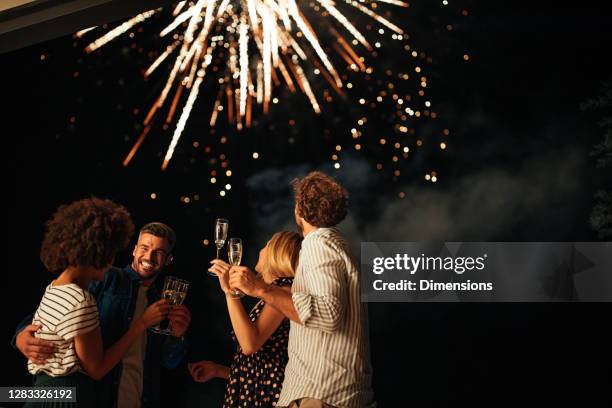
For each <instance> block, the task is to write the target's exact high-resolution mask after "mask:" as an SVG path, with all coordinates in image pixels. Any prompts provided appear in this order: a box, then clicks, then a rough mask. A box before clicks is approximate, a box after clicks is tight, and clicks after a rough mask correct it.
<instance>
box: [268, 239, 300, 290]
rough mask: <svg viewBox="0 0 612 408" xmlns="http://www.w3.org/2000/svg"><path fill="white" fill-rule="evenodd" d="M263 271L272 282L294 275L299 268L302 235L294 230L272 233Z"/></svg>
mask: <svg viewBox="0 0 612 408" xmlns="http://www.w3.org/2000/svg"><path fill="white" fill-rule="evenodd" d="M266 246H267V247H268V248H267V251H266V253H265V254H266V255H265V262H264V263H263V268H262V269H263V270H262V272H261V274H262V276H263V277H264V278H267V279H266V280H269V281H270V282H272V281H274V280H275V279H277V278H283V277H293V276H295V270H296V268H297V264H298V259H299V256H300V249H301V247H302V237H301V236H300V235H299V234H298V233H297V232H293V231H281V232H277V233H276V234H274V235H272V238H270V241H269V242H268V244H267V245H266Z"/></svg>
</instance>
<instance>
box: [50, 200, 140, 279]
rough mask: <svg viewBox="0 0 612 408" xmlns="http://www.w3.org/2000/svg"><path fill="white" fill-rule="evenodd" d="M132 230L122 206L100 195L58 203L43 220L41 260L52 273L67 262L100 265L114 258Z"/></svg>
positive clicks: (70, 264) (67, 265) (131, 224)
mask: <svg viewBox="0 0 612 408" xmlns="http://www.w3.org/2000/svg"><path fill="white" fill-rule="evenodd" d="M133 232H134V223H133V222H132V218H131V217H130V213H129V212H128V211H127V210H126V209H125V207H123V206H121V205H119V204H116V203H114V202H112V201H111V200H102V199H99V198H95V197H94V198H86V199H83V200H79V201H75V202H74V203H71V204H68V205H62V206H60V207H59V208H58V209H57V211H56V212H55V214H53V217H52V218H51V219H50V220H49V221H47V223H46V232H45V237H44V238H43V242H42V247H41V249H40V260H41V261H42V262H43V264H44V265H45V267H46V268H47V269H48V270H49V271H50V272H53V273H58V272H62V271H63V270H64V269H66V268H67V267H69V266H93V267H95V268H103V267H105V266H107V265H109V264H110V263H111V262H113V259H114V257H115V254H116V253H117V252H118V251H119V250H121V249H124V248H125V247H126V246H127V244H128V243H129V242H130V237H131V236H132V234H133Z"/></svg>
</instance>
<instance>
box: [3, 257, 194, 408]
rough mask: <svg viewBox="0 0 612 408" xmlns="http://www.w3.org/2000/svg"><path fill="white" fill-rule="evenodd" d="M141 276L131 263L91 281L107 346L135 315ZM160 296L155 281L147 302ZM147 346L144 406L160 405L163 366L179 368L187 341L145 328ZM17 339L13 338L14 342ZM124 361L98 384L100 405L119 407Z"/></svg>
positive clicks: (142, 401)
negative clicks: (118, 399)
mask: <svg viewBox="0 0 612 408" xmlns="http://www.w3.org/2000/svg"><path fill="white" fill-rule="evenodd" d="M141 283H142V279H141V278H140V276H139V275H138V273H136V271H134V269H132V267H131V266H130V265H128V266H126V267H125V268H123V269H120V268H116V267H112V268H110V269H109V270H108V272H107V273H106V275H105V277H104V281H103V282H92V283H91V285H90V286H89V292H90V293H91V294H92V295H93V296H94V297H95V298H96V300H97V302H98V315H99V318H100V326H101V329H102V340H103V343H104V348H108V347H110V346H112V345H113V344H114V343H116V342H117V341H118V340H119V339H120V338H121V336H122V335H123V334H124V333H125V332H126V331H127V330H128V328H129V326H130V324H131V323H132V319H133V317H134V309H135V307H136V297H137V296H138V288H139V287H140V284H141ZM159 299H160V293H159V290H158V289H157V287H156V286H155V284H153V285H151V286H150V288H149V290H148V291H147V304H148V305H149V304H151V303H154V302H156V301H157V300H159ZM31 322H32V316H29V317H28V318H26V319H25V320H24V321H22V322H21V324H20V325H19V326H18V328H17V331H16V333H15V336H16V335H17V334H18V333H19V332H20V331H21V330H22V329H23V328H24V327H25V326H27V325H28V324H31ZM146 336H147V349H146V352H145V360H144V362H143V377H144V378H143V387H142V399H141V408H156V407H159V406H160V394H159V390H160V385H161V378H160V377H161V368H162V367H165V368H176V367H177V366H178V365H179V364H180V362H181V361H182V360H183V358H184V357H185V355H186V351H187V350H186V341H185V340H184V339H178V338H175V337H172V336H164V335H160V334H155V333H151V332H150V331H148V330H147V331H146ZM14 341H15V338H13V345H14ZM121 370H122V363H121V362H119V364H117V365H116V366H115V367H114V368H113V369H112V370H111V371H110V372H109V373H108V374H107V375H106V376H105V377H104V378H103V379H101V380H100V381H98V382H97V383H96V398H97V400H98V406H99V407H104V408H106V407H109V408H110V407H116V406H117V395H118V392H119V382H120V380H121Z"/></svg>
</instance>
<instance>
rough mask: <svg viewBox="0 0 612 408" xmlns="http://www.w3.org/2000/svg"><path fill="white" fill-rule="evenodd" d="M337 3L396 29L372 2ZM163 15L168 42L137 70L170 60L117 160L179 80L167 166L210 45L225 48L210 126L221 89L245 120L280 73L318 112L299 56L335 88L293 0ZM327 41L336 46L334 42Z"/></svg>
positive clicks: (210, 5)
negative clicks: (141, 121)
mask: <svg viewBox="0 0 612 408" xmlns="http://www.w3.org/2000/svg"><path fill="white" fill-rule="evenodd" d="M380 1H381V3H387V4H392V5H395V6H399V7H408V4H407V3H404V2H402V1H398V0H380ZM343 4H344V6H345V7H349V8H352V9H354V10H359V11H360V12H362V13H364V14H366V15H367V16H369V17H371V18H373V19H374V20H376V21H377V22H378V23H380V24H381V25H383V26H385V27H387V28H389V29H391V30H393V31H394V32H396V33H398V34H401V33H402V32H403V31H402V30H401V29H400V28H399V27H398V26H396V25H394V24H393V23H391V22H390V21H389V20H387V19H385V18H384V17H382V16H381V15H379V14H377V13H376V12H375V11H373V10H372V8H374V7H375V6H374V7H371V6H370V3H369V2H368V1H365V0H359V1H353V0H344V2H343ZM311 5H312V6H314V5H316V8H317V9H319V7H320V9H321V10H322V11H323V15H322V17H321V18H328V19H334V20H335V21H337V22H338V23H339V24H340V25H341V26H342V27H343V28H344V29H345V30H346V32H347V33H349V34H350V35H351V37H352V38H354V40H355V41H354V44H361V45H362V46H363V47H365V48H366V49H367V50H372V47H371V45H370V43H369V42H368V40H367V39H366V37H365V36H364V35H363V34H362V33H361V32H360V31H359V29H358V28H357V27H355V25H354V24H353V23H351V22H350V21H349V18H348V17H347V16H346V15H345V14H343V13H342V12H341V11H340V10H339V9H338V7H337V5H336V3H335V2H334V1H333V0H316V3H312V4H311ZM160 11H161V9H157V10H149V11H146V12H144V13H141V14H139V15H137V16H135V17H133V18H131V19H129V20H127V21H126V22H124V23H122V24H120V25H119V26H118V27H116V28H114V29H112V30H110V31H108V32H107V33H105V34H104V35H102V36H101V37H99V38H98V39H96V40H95V41H93V42H91V43H90V44H89V45H88V46H87V47H86V48H85V50H86V51H87V52H92V51H95V50H97V49H99V48H100V47H102V46H104V45H105V44H108V43H109V42H110V41H112V40H114V39H115V38H117V37H119V36H121V35H123V34H125V33H126V32H128V31H129V30H131V29H132V28H133V27H134V26H136V25H137V24H140V23H142V22H143V21H145V20H147V19H149V18H150V17H151V16H153V15H154V14H156V13H159V12H160ZM171 15H172V21H170V23H169V24H168V25H167V26H166V27H165V28H164V29H163V30H162V31H161V32H160V34H159V35H160V37H162V38H172V39H171V43H170V44H169V45H166V46H165V49H164V51H163V52H161V53H160V55H159V57H158V58H157V59H156V60H155V61H153V63H152V64H151V65H150V66H149V67H148V69H146V71H145V73H144V75H145V77H149V76H151V75H152V74H153V72H154V71H155V70H156V69H157V68H158V67H159V66H160V65H161V64H162V63H163V62H164V61H166V60H168V59H170V58H173V59H174V61H173V63H172V68H171V69H170V70H169V74H168V76H167V79H166V84H165V86H164V87H163V89H162V91H161V93H160V95H159V97H158V98H157V100H156V101H155V102H154V103H153V105H152V107H151V109H150V111H149V113H148V115H147V116H146V118H145V119H144V126H145V127H144V130H143V131H142V133H141V135H140V136H139V138H138V139H137V141H136V143H135V144H134V146H133V147H132V149H131V151H130V152H129V154H128V156H127V157H126V159H125V160H124V162H123V164H124V165H128V164H129V162H130V160H131V159H132V157H134V155H135V153H136V151H137V150H138V148H139V147H140V145H141V144H142V142H143V140H144V138H145V137H146V135H147V134H148V133H149V130H150V127H151V122H152V120H153V118H154V117H155V115H156V114H157V112H158V111H159V110H160V109H161V108H162V107H163V106H164V105H165V103H166V100H167V99H168V95H169V94H170V92H171V90H172V89H173V88H175V89H176V91H175V94H174V98H173V100H172V102H171V103H170V107H169V113H168V115H167V117H166V123H170V122H171V121H172V119H173V116H174V112H175V110H176V107H177V104H178V103H179V101H180V99H181V95H182V92H183V88H184V89H185V92H187V93H188V97H187V100H186V102H185V103H184V105H183V108H182V113H181V115H180V117H179V120H178V121H177V124H176V127H175V131H174V134H173V137H172V140H171V142H170V146H169V148H168V150H167V152H166V155H165V158H164V161H163V164H162V169H166V168H167V166H168V163H169V162H170V160H171V159H172V155H173V153H174V149H175V148H176V146H177V144H178V142H179V140H180V138H181V135H182V134H183V130H184V128H185V125H186V123H187V121H188V119H189V115H190V114H191V111H192V108H193V106H194V104H195V103H196V101H197V97H198V92H199V89H200V87H201V86H203V80H204V77H205V76H206V73H207V69H208V68H209V67H210V65H211V61H212V60H213V55H212V52H213V50H214V49H215V48H217V47H219V48H224V49H226V50H227V52H226V53H225V54H226V55H227V64H226V66H225V67H221V68H222V69H225V70H226V71H225V74H224V77H223V78H222V79H221V80H220V81H219V83H220V86H221V89H220V91H219V93H218V96H217V99H216V100H215V104H214V108H213V111H212V113H211V118H210V124H211V126H214V124H215V123H216V121H217V116H218V114H219V111H221V110H222V109H223V103H224V102H223V98H224V96H225V97H227V102H226V104H227V117H228V120H229V121H230V122H231V123H232V124H233V125H235V126H236V127H237V128H238V129H242V128H243V127H244V126H246V127H249V126H250V124H251V110H252V105H253V104H257V105H262V110H263V112H264V113H267V112H268V109H269V104H270V101H271V98H272V89H273V87H274V86H280V85H281V81H280V79H279V78H282V79H283V80H284V85H286V86H287V89H289V90H290V91H291V92H295V91H296V89H299V90H300V91H301V92H302V93H303V94H304V95H305V96H306V98H307V99H308V101H309V102H310V104H311V106H312V109H313V111H314V112H315V113H320V111H321V106H320V104H319V103H318V101H317V98H316V96H315V94H314V92H313V90H312V87H311V85H310V83H309V82H308V79H307V77H306V74H305V68H306V65H307V64H308V65H309V66H312V67H316V68H317V69H319V70H320V71H321V73H322V74H323V75H322V76H323V77H324V78H325V79H326V80H327V81H328V82H329V84H330V86H331V87H332V88H333V89H335V90H336V91H337V92H341V91H340V90H341V88H343V83H342V80H341V78H340V75H339V74H338V72H337V70H336V69H335V67H334V65H333V63H332V61H331V59H330V57H329V56H328V55H327V53H326V52H325V50H324V48H323V46H322V45H321V43H320V41H319V39H318V36H317V33H316V31H315V29H314V28H313V25H312V24H311V23H310V22H309V21H308V20H307V19H306V17H305V15H304V13H303V10H302V9H301V8H300V6H299V5H298V3H297V0H197V1H189V2H188V1H181V2H179V3H178V4H177V5H176V6H175V7H174V9H173V11H172V13H171ZM89 30H90V29H88V30H83V31H81V32H79V33H77V36H79V37H80V36H83V35H84V34H85V33H86V32H88V31H89ZM331 32H332V33H335V34H333V35H334V36H335V37H336V40H337V42H338V43H339V44H340V45H341V46H342V49H343V50H344V51H341V55H342V57H343V58H344V59H345V60H348V61H347V62H350V64H349V65H351V66H355V67H360V68H362V67H363V66H364V65H363V62H362V60H361V58H360V57H359V56H358V55H357V53H356V52H355V51H354V50H353V48H352V46H351V45H350V44H349V43H348V42H347V41H345V40H344V39H343V38H342V36H341V35H340V34H339V33H337V32H336V31H335V30H331ZM170 34H173V35H170ZM335 48H336V49H338V47H337V46H336V47H335ZM279 74H280V75H279ZM295 84H297V87H296V86H295ZM224 88H225V89H224Z"/></svg>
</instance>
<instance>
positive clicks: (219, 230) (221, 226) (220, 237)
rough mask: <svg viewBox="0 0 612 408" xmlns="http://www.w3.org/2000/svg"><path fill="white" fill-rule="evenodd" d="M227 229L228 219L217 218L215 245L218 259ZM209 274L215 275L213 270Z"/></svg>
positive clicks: (225, 238)
mask: <svg viewBox="0 0 612 408" xmlns="http://www.w3.org/2000/svg"><path fill="white" fill-rule="evenodd" d="M228 229H229V221H228V220H226V219H225V218H217V221H216V222H215V246H216V247H217V258H216V259H219V252H220V251H221V248H223V245H225V241H226V240H227V231H228ZM208 274H209V275H210V276H217V275H216V274H215V273H214V272H210V271H209V272H208Z"/></svg>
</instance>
